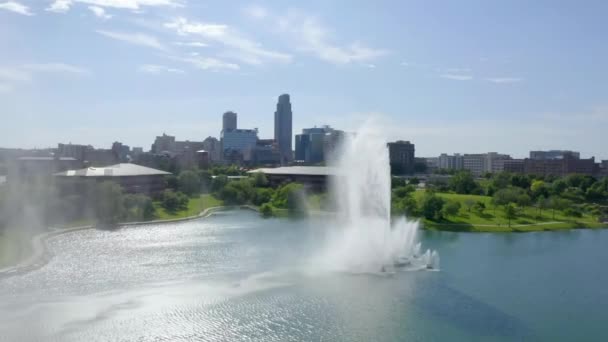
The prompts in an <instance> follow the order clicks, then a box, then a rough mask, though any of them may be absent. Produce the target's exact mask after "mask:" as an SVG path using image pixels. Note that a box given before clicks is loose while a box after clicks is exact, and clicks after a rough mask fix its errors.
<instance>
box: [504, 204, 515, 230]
mask: <svg viewBox="0 0 608 342" xmlns="http://www.w3.org/2000/svg"><path fill="white" fill-rule="evenodd" d="M505 218H506V219H507V220H509V227H511V220H514V219H516V218H517V210H516V209H515V206H513V204H507V205H505Z"/></svg>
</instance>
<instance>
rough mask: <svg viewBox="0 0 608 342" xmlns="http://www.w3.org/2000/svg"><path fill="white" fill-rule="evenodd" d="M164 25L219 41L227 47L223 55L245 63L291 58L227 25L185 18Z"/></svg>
mask: <svg viewBox="0 0 608 342" xmlns="http://www.w3.org/2000/svg"><path fill="white" fill-rule="evenodd" d="M164 26H165V27H166V28H169V29H172V30H174V31H175V32H176V33H177V34H178V35H181V36H192V35H194V36H200V37H203V38H205V39H206V40H210V41H214V42H217V43H220V44H222V45H223V46H224V47H226V48H227V49H228V50H227V51H226V52H225V53H224V55H225V56H228V57H231V58H235V59H238V60H240V61H242V62H244V63H247V64H253V65H258V64H263V63H264V62H267V61H273V62H280V63H288V62H290V61H291V59H292V56H291V55H289V54H286V53H282V52H277V51H272V50H267V49H265V48H263V47H262V46H261V45H260V44H259V43H257V42H254V41H252V40H250V39H249V38H247V37H245V36H244V35H242V34H241V33H240V32H238V31H237V30H235V29H233V28H231V27H229V26H228V25H224V24H214V23H201V22H191V21H189V20H188V19H186V18H176V19H174V20H173V21H171V22H168V23H165V24H164Z"/></svg>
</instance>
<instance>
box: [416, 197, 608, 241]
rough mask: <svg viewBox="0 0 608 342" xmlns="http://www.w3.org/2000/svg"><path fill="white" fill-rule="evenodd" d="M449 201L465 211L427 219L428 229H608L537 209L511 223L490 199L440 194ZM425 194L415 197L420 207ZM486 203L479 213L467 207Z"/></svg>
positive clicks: (591, 219)
mask: <svg viewBox="0 0 608 342" xmlns="http://www.w3.org/2000/svg"><path fill="white" fill-rule="evenodd" d="M437 195H438V196H440V197H442V198H443V199H445V200H449V201H457V202H460V204H461V208H460V210H459V211H458V214H456V215H453V216H448V217H445V218H444V219H443V220H441V221H433V220H428V219H424V220H423V223H424V225H425V228H427V229H437V230H450V231H471V232H513V231H515V232H526V231H546V230H560V229H575V228H608V224H603V223H600V222H598V220H597V217H594V216H592V215H589V214H587V213H585V214H583V216H582V217H570V216H566V215H565V214H564V213H563V212H562V211H559V210H556V211H553V210H551V209H545V210H542V211H540V210H538V208H535V207H525V208H520V209H518V212H517V218H515V219H513V220H511V227H509V221H508V220H507V219H506V217H505V212H504V209H503V207H502V206H497V207H494V206H493V205H492V198H491V197H489V196H478V195H460V194H452V193H437ZM423 196H424V192H423V191H417V192H416V193H415V194H414V198H416V200H417V202H418V203H421V201H422V197H423ZM478 201H479V202H482V203H484V204H485V206H486V209H485V210H484V211H483V212H476V211H475V210H473V209H469V208H468V207H467V203H471V202H478Z"/></svg>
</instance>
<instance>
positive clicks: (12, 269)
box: [0, 205, 608, 279]
mask: <svg viewBox="0 0 608 342" xmlns="http://www.w3.org/2000/svg"><path fill="white" fill-rule="evenodd" d="M230 210H250V211H255V212H259V208H257V207H255V206H252V205H235V206H217V207H210V208H207V209H205V210H203V211H202V212H200V213H199V214H197V215H193V216H188V217H181V218H175V219H165V220H153V221H141V222H121V223H118V224H116V228H115V229H116V230H118V229H123V228H128V227H136V226H143V225H151V224H165V223H176V222H187V221H193V220H197V219H202V218H207V217H209V216H211V215H212V214H214V213H215V212H220V211H230ZM308 214H309V215H311V216H325V215H328V214H331V212H328V211H312V212H309V213H308ZM276 218H281V217H276ZM416 221H417V222H418V223H419V224H420V227H421V229H423V230H429V231H449V232H457V233H531V232H552V231H564V230H572V229H608V223H601V222H597V223H593V225H592V226H591V227H590V226H588V224H589V223H588V222H580V223H577V222H563V221H554V222H539V223H531V224H516V225H511V227H508V226H505V225H502V226H501V225H489V224H482V225H475V224H468V223H434V222H430V223H429V222H424V220H420V219H419V220H416ZM552 225H562V226H560V227H553V228H547V229H545V228H542V226H552ZM450 227H452V228H454V229H450ZM459 227H461V228H463V229H458V228H459ZM518 228H522V229H518ZM526 228H529V229H526ZM49 229H51V230H50V231H47V232H44V233H41V234H37V235H34V236H33V237H32V238H31V239H30V243H31V245H32V253H31V254H30V255H29V256H28V257H26V258H23V259H21V260H19V261H18V262H17V263H15V264H14V265H12V266H7V267H5V268H2V269H0V279H1V278H7V277H11V276H15V275H20V274H23V273H27V272H30V271H34V270H37V269H39V268H42V267H43V266H45V265H46V264H47V263H48V262H49V261H50V260H51V259H52V257H53V255H52V253H51V252H50V251H49V248H48V245H47V241H48V240H49V239H51V238H53V237H56V236H59V235H63V234H69V233H73V232H77V231H81V230H87V229H96V226H95V225H87V226H80V227H71V228H60V227H49Z"/></svg>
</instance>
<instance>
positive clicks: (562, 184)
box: [549, 179, 568, 196]
mask: <svg viewBox="0 0 608 342" xmlns="http://www.w3.org/2000/svg"><path fill="white" fill-rule="evenodd" d="M567 188H568V183H566V181H565V180H563V179H558V180H556V181H554V182H553V183H551V186H550V189H549V192H550V193H551V194H552V195H555V196H561V194H562V193H563V192H564V191H566V189H567Z"/></svg>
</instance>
